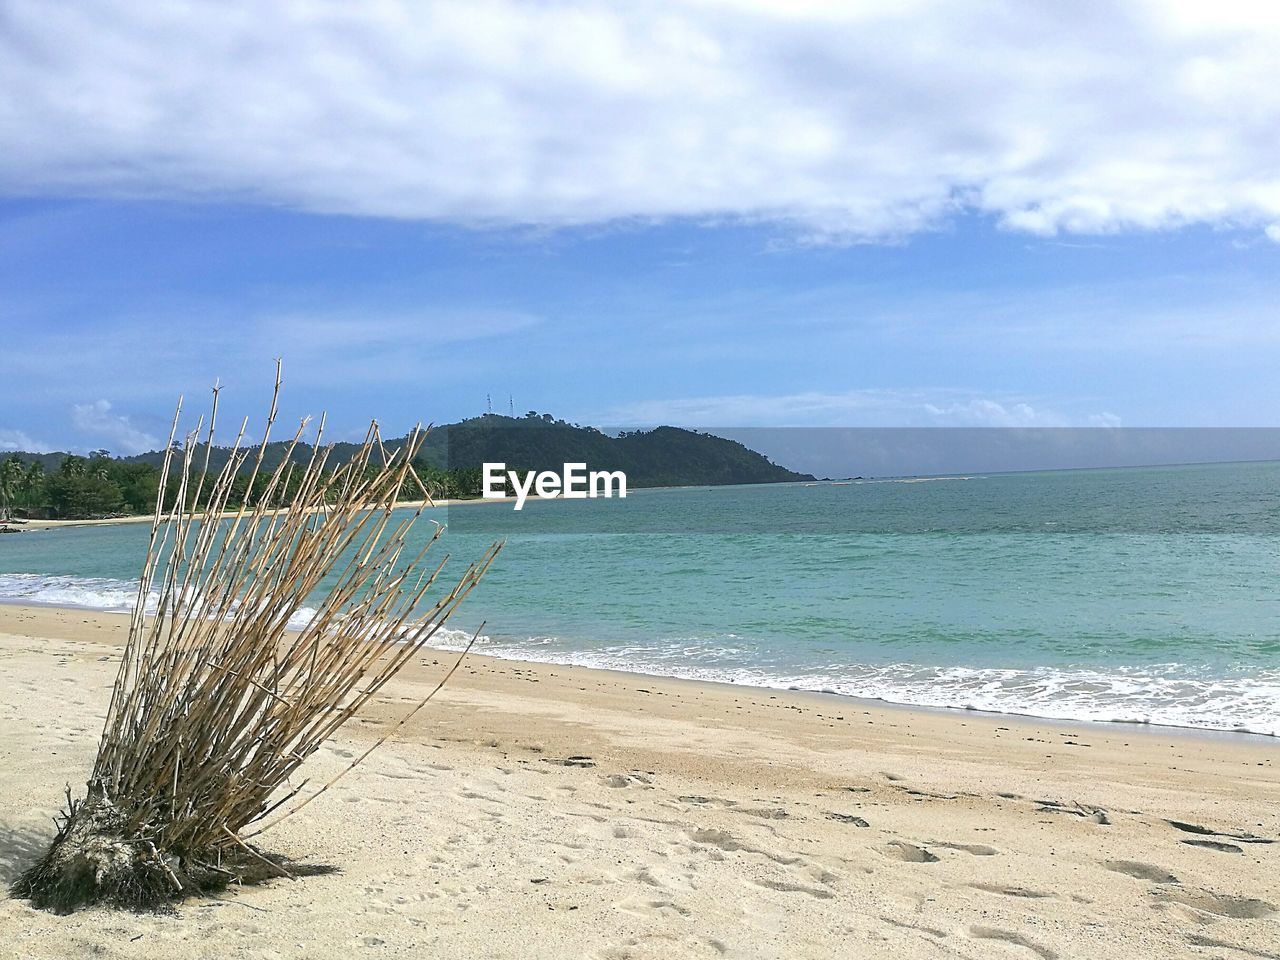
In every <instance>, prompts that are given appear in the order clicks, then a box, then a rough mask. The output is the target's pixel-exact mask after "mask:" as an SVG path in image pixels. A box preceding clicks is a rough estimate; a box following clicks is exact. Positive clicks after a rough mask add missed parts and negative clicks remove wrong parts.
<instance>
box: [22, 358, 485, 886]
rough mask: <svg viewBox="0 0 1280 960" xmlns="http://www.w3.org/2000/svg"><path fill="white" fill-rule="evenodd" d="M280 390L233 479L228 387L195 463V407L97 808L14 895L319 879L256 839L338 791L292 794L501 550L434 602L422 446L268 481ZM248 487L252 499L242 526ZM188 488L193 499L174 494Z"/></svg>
mask: <svg viewBox="0 0 1280 960" xmlns="http://www.w3.org/2000/svg"><path fill="white" fill-rule="evenodd" d="M279 390H280V379H279V370H278V368H277V378H276V394H275V397H273V400H272V405H271V413H270V415H269V416H268V419H267V427H266V430H265V431H264V433H263V438H262V441H261V443H260V444H258V445H257V447H256V448H252V447H249V448H246V447H245V446H244V445H243V438H244V433H245V426H244V425H242V426H241V429H240V433H239V436H238V437H237V439H236V442H235V444H234V447H233V452H232V455H231V457H230V459H229V460H228V462H227V463H226V465H225V467H223V468H222V469H221V470H220V471H218V472H217V473H216V475H215V474H213V473H211V472H210V470H209V454H210V450H211V449H212V444H213V432H214V422H215V420H216V417H217V405H218V391H217V389H216V388H215V390H214V399H213V409H212V411H211V413H210V416H209V422H208V426H207V428H206V427H205V426H204V424H203V421H202V423H201V425H200V426H197V428H196V431H195V432H193V433H192V434H191V435H190V436H188V438H187V442H186V443H185V444H184V445H183V446H182V448H181V450H180V451H179V450H176V449H175V447H174V444H173V438H174V436H175V435H176V432H177V424H178V415H179V414H180V413H181V403H179V409H178V414H175V417H174V428H173V432H172V433H171V435H170V443H169V448H168V449H169V452H168V453H167V454H166V456H165V462H164V468H163V471H162V482H161V487H160V495H159V497H158V498H157V503H156V513H155V519H154V521H153V523H152V527H151V539H150V544H149V548H148V552H147V558H146V562H145V564H144V569H143V573H142V577H141V582H140V584H139V588H138V597H137V602H136V604H135V608H134V612H133V618H132V621H131V623H130V628H129V636H128V641H127V643H126V646H125V649H124V653H123V657H122V662H121V665H120V671H119V674H118V675H117V678H116V683H115V688H114V692H113V694H112V698H111V703H110V707H109V710H108V714H107V719H106V724H105V728H104V731H103V735H102V740H101V742H100V744H99V748H98V756H97V761H96V762H95V764H94V768H93V773H92V776H91V777H90V779H89V782H88V789H87V794H86V796H85V797H84V799H83V800H81V801H79V802H76V801H74V800H73V798H72V796H71V793H70V791H68V795H67V799H68V808H67V810H66V812H65V814H64V817H63V819H62V821H61V822H60V824H59V829H58V833H57V836H56V837H55V838H54V840H53V843H52V845H51V847H50V849H49V851H48V853H47V854H46V855H45V856H44V857H43V858H42V859H41V860H40V861H39V862H38V863H36V864H35V865H34V866H32V867H31V868H30V869H29V870H28V871H27V872H26V873H24V874H23V875H22V876H21V877H20V878H19V879H18V881H17V882H16V884H15V885H14V889H13V892H14V894H15V895H16V896H18V897H23V898H29V899H30V900H31V901H32V902H33V903H34V904H35V905H36V906H39V907H47V908H51V909H54V910H58V911H69V910H73V909H75V908H76V907H78V906H81V905H84V904H88V903H105V904H110V905H116V906H124V907H131V908H144V909H145V908H156V907H162V906H164V905H165V904H167V903H169V902H171V901H172V900H174V899H179V898H182V897H184V896H189V895H192V894H195V893H199V892H203V891H208V890H211V889H216V888H219V887H223V886H225V885H226V884H228V883H231V882H251V881H254V880H257V879H260V878H262V877H264V876H276V875H281V874H290V875H293V874H296V873H298V872H302V871H301V870H300V868H298V867H297V866H294V868H293V869H291V867H290V865H289V864H287V863H286V862H285V861H284V860H283V859H282V858H279V857H273V856H270V855H268V854H265V853H263V852H262V851H260V850H259V849H257V847H256V846H254V845H252V844H250V843H249V842H248V839H249V837H250V836H255V835H256V834H257V833H260V832H262V830H263V829H265V828H267V827H270V826H274V825H275V823H278V822H279V820H280V819H282V818H283V817H287V816H289V815H290V814H292V813H294V812H296V810H297V809H299V808H300V807H301V806H303V805H304V804H305V803H307V802H308V801H309V800H311V799H313V798H314V797H315V796H317V795H318V794H319V793H321V792H323V791H324V789H327V787H328V786H329V785H330V784H325V785H324V786H323V787H320V788H319V789H318V790H316V789H313V790H312V791H310V792H304V788H305V787H306V781H303V782H301V783H298V784H296V785H295V784H294V775H295V773H297V771H298V768H299V766H301V765H302V764H303V763H304V762H305V761H306V759H307V758H308V757H309V756H311V754H313V753H315V752H316V750H317V749H319V747H320V746H321V744H322V743H324V742H325V740H327V739H328V738H330V737H332V736H333V735H334V733H335V732H336V731H337V730H338V728H339V727H340V726H341V725H342V723H343V722H344V721H346V720H347V719H348V718H350V717H351V716H352V715H353V714H354V713H355V712H356V711H357V710H359V709H360V707H361V706H362V705H364V704H365V703H366V702H368V700H369V699H370V698H371V697H373V696H374V695H375V694H376V693H377V692H378V690H379V689H380V688H381V687H382V686H383V685H384V684H385V683H386V682H387V681H388V680H390V679H391V678H392V677H393V676H395V674H396V672H397V671H398V670H400V668H401V667H403V666H404V665H405V664H407V663H408V662H409V661H410V660H412V659H413V658H414V656H415V655H416V654H418V653H419V651H420V650H421V649H422V647H423V646H424V645H425V644H427V643H429V642H430V641H431V639H432V637H433V636H434V635H435V634H436V632H437V631H438V630H439V629H440V628H441V627H442V626H443V625H444V623H445V622H446V620H447V619H448V618H449V616H450V614H452V613H453V611H454V610H455V609H457V606H458V604H459V603H461V601H462V600H463V598H464V597H466V595H467V594H468V593H470V591H471V590H472V588H474V587H475V585H476V583H477V582H478V581H479V580H480V578H481V576H482V575H483V574H484V572H485V570H486V569H487V568H488V566H489V564H490V563H491V562H492V560H493V558H494V556H495V555H496V553H497V552H498V549H499V548H500V546H501V544H495V545H494V546H493V547H491V548H490V549H489V550H488V551H487V552H486V553H485V554H484V556H483V557H481V558H480V559H479V560H478V561H477V562H475V563H473V564H471V565H470V566H468V567H467V569H466V570H465V572H464V573H463V574H462V576H461V578H460V579H458V580H457V582H455V583H453V584H452V585H451V586H449V587H448V588H447V589H444V588H443V587H442V588H440V589H438V590H433V587H435V584H436V582H437V579H438V578H439V576H440V574H441V572H442V568H443V566H444V563H443V562H441V563H439V564H434V565H431V566H426V565H424V562H425V557H426V555H427V553H428V551H429V550H430V548H431V547H432V545H433V544H434V543H435V542H436V540H437V539H438V538H439V536H440V533H441V532H442V531H443V528H442V527H440V526H439V525H436V529H435V532H434V534H433V535H432V536H429V537H427V538H426V543H425V545H423V546H421V547H420V548H418V549H414V550H410V549H409V547H408V536H409V533H410V531H411V530H412V529H413V527H414V522H415V521H416V520H418V519H419V517H420V515H421V512H422V507H419V508H417V509H416V510H409V509H404V510H401V511H399V512H393V511H395V508H396V505H397V498H398V497H399V495H400V491H401V490H402V489H406V488H411V487H412V484H414V483H415V482H416V474H414V472H413V470H412V461H413V458H414V456H415V455H416V453H417V451H418V448H419V446H420V445H421V442H422V439H423V437H424V436H425V433H424V432H423V431H422V430H420V429H419V430H415V431H414V432H413V434H411V435H410V437H409V439H408V441H407V442H406V443H405V444H404V445H403V446H401V447H400V448H399V449H397V450H395V451H394V452H390V453H389V452H388V451H387V449H386V448H385V447H384V446H383V444H382V442H381V440H380V439H379V435H378V429H377V424H376V423H374V424H371V426H370V429H369V432H368V434H367V435H366V438H365V441H364V443H363V445H362V446H361V447H360V449H359V450H358V452H357V453H356V455H355V456H354V457H353V458H352V459H351V460H350V461H348V462H346V463H344V464H341V465H338V466H336V467H334V468H333V469H330V468H329V466H328V463H327V461H328V458H329V455H330V448H327V447H321V445H320V443H319V437H317V442H316V444H315V446H314V448H313V450H312V453H311V455H310V458H309V460H308V461H307V462H306V463H305V465H302V464H298V465H295V464H293V463H292V462H291V460H290V458H289V457H286V458H285V459H284V460H283V461H282V463H281V464H280V466H279V467H278V468H276V469H274V470H272V471H266V470H265V469H264V466H263V459H264V454H265V452H266V449H267V441H268V437H269V435H270V429H271V425H272V423H273V422H274V420H275V415H276V402H277V400H278V398H279ZM305 427H306V423H305V421H304V423H303V425H301V426H300V427H299V429H298V432H297V433H296V434H295V436H294V439H293V441H292V443H291V444H290V445H289V452H290V453H293V452H294V451H295V449H296V445H297V444H298V443H299V441H300V439H301V437H302V435H303V432H304V430H305ZM206 430H207V439H206V440H205V441H204V442H203V443H201V442H199V440H198V438H199V437H200V436H202V435H203V434H204V433H205V431H206ZM319 433H320V434H322V433H323V420H322V421H321V425H320V430H319ZM255 450H256V452H255ZM268 473H269V475H267V474H268ZM244 474H248V475H249V477H250V489H253V490H254V491H255V495H254V497H253V498H246V499H247V501H250V502H246V504H245V505H244V506H242V507H240V508H239V509H238V510H235V511H234V512H230V511H227V510H226V507H227V504H228V502H229V498H230V497H231V495H232V491H233V484H234V483H235V482H236V479H237V477H240V478H241V479H240V482H241V484H243V475H244ZM263 476H266V480H265V483H264V482H262V477H263ZM171 478H173V479H174V480H175V481H176V483H175V484H174V485H175V486H176V496H173V495H172V493H170V495H168V496H166V493H165V491H166V487H167V486H168V485H169V484H168V481H169V480H170V479H171ZM286 489H288V490H290V491H295V490H296V494H293V495H292V504H291V506H290V507H289V508H288V509H284V508H281V507H279V506H272V505H273V504H277V503H278V502H279V501H280V499H281V496H282V493H283V491H285V490H286ZM423 493H424V495H425V491H423ZM197 503H199V504H202V505H203V506H200V507H197V506H195V504H197ZM446 559H447V558H446ZM323 583H328V584H331V585H330V586H329V587H328V589H327V590H326V591H325V592H324V593H323V595H322V599H320V600H319V602H318V604H317V611H316V614H315V616H314V617H313V618H312V619H311V620H310V622H309V623H308V624H307V625H306V626H305V627H304V628H302V629H301V630H297V631H292V630H290V629H289V623H290V618H291V617H293V616H294V615H295V614H296V613H297V612H298V611H299V610H300V608H302V607H303V605H304V604H306V603H307V602H308V601H310V602H312V603H313V604H314V603H315V602H316V601H315V596H316V591H317V590H318V588H320V587H321V586H322V584H323ZM153 599H154V609H153V610H151V609H149V601H150V600H153ZM446 679H447V677H446ZM441 684H443V681H441ZM436 689H437V690H438V689H439V687H437V688H436ZM434 692H435V691H432V693H434ZM426 699H430V697H429V696H428V697H427V698H426ZM425 702H426V700H424V701H423V702H422V703H425ZM422 703H420V704H418V706H417V707H415V708H414V711H411V713H410V715H412V712H416V710H417V709H419V708H420V707H421V706H422ZM405 719H407V717H406V718H405ZM401 722H402V723H403V721H401ZM385 739H386V738H385V737H384V738H383V740H385ZM381 742H382V741H381V740H379V741H378V742H377V743H375V744H374V745H373V747H370V748H369V749H370V750H372V749H373V748H374V747H376V746H377V745H378V744H379V743H381ZM367 754H368V751H366V753H365V754H364V755H362V756H361V757H359V758H357V760H356V761H355V762H354V763H353V764H352V765H351V766H352V767H354V766H355V764H356V763H358V762H359V761H360V760H362V759H363V758H364V756H367ZM350 769H351V767H348V768H347V770H350ZM343 772H344V773H345V772H346V771H343ZM335 779H336V778H335ZM332 782H333V781H330V783H332ZM303 869H304V868H303ZM311 872H315V871H314V870H312V871H311Z"/></svg>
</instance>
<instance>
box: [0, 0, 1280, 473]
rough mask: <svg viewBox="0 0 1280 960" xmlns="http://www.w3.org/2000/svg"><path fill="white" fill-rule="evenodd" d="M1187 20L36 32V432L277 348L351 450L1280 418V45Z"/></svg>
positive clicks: (6, 27)
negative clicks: (422, 439)
mask: <svg viewBox="0 0 1280 960" xmlns="http://www.w3.org/2000/svg"><path fill="white" fill-rule="evenodd" d="M467 6H468V7H469V8H470V7H471V5H467ZM1186 7H1187V5H1185V4H1183V5H1173V6H1165V5H1161V4H1158V3H1154V2H1152V3H1139V2H1134V3H1128V4H1097V5H1092V4H1090V5H1083V6H1082V7H1081V8H1080V12H1079V14H1078V15H1076V16H1073V17H1072V18H1071V19H1070V22H1063V21H1061V20H1060V19H1059V18H1058V17H1057V15H1056V14H1055V13H1054V5H1051V4H1045V5H1037V4H1011V5H1009V6H1007V7H1005V8H1001V11H999V13H1000V15H998V16H995V15H993V9H994V8H992V7H991V6H990V5H983V6H981V7H970V6H969V5H966V4H929V3H920V4H895V5H888V4H840V5H834V6H828V5H823V4H817V3H815V4H808V3H797V4H794V5H787V7H786V8H783V7H781V6H778V5H772V6H771V5H767V4H761V3H754V2H748V0H736V2H732V3H730V2H727V0H726V2H719V0H716V2H712V0H706V2H687V3H655V4H652V5H638V6H636V7H633V8H627V9H626V10H623V9H621V8H618V7H616V6H612V5H598V4H584V3H573V2H562V3H550V4H523V5H521V4H510V3H505V2H498V0H494V2H486V3H482V4H477V5H475V6H474V7H473V8H471V14H470V15H469V16H467V17H461V16H460V15H459V14H458V9H459V8H458V7H456V6H454V7H451V6H450V5H447V4H444V5H440V4H432V3H423V4H415V5H412V6H410V5H400V4H394V3H391V4H386V5H380V6H379V7H377V8H372V7H370V8H367V9H366V10H365V11H359V10H356V9H355V8H348V7H328V6H326V5H324V4H320V5H316V6H314V7H311V8H302V7H299V8H296V9H294V8H291V12H289V13H277V14H272V15H271V16H269V17H267V18H266V19H265V20H264V21H262V22H259V21H258V20H256V19H255V15H254V13H253V9H252V8H250V7H249V6H243V5H238V4H222V5H205V4H201V3H191V4H186V5H182V6H181V7H177V8H175V12H174V13H172V14H171V15H169V16H166V17H163V18H160V17H152V16H149V15H148V13H147V8H146V7H145V6H143V5H131V4H113V3H105V2H104V3H96V4H85V5H71V6H69V7H68V8H66V9H64V10H61V11H59V12H57V13H56V14H52V13H46V12H45V11H47V8H46V7H43V6H41V5H32V4H24V3H14V4H10V5H6V9H5V16H3V17H0V147H2V148H3V149H0V336H2V337H3V339H2V341H0V342H2V343H3V348H2V349H3V368H2V369H3V374H2V375H0V449H6V448H9V449H12V448H16V447H22V448H32V447H35V448H46V449H47V448H71V449H88V448H93V447H99V446H105V447H107V448H109V449H111V450H113V451H117V452H134V451H136V450H139V449H143V448H146V447H148V446H150V445H152V444H154V443H155V442H156V440H157V439H158V438H160V437H162V436H163V434H164V433H165V430H166V423H167V418H168V415H169V413H170V412H171V409H172V403H173V401H174V398H175V397H176V395H177V394H178V393H180V392H184V393H187V394H188V395H189V396H192V397H193V399H194V398H195V397H199V398H200V400H201V401H203V395H202V394H203V391H204V390H205V388H206V387H207V386H208V385H209V384H210V383H211V382H212V381H213V380H214V379H215V378H218V379H220V380H221V381H222V383H223V384H224V385H225V386H226V388H227V390H226V392H225V393H224V395H223V396H224V401H225V402H226V404H227V413H228V416H229V417H234V416H238V415H240V414H249V415H255V418H256V415H257V414H259V413H260V411H261V410H262V408H263V406H264V404H265V401H266V399H267V398H268V395H269V391H270V383H271V378H272V374H273V367H272V358H273V357H275V356H282V357H283V358H284V361H285V370H286V374H285V376H286V394H285V404H284V413H285V415H286V417H292V416H295V415H297V416H300V415H303V414H306V413H318V412H319V411H320V410H321V409H327V410H328V411H329V416H330V424H331V427H332V430H333V435H334V436H336V437H344V438H345V437H351V436H354V435H356V434H358V433H362V424H363V423H365V422H367V419H368V418H369V417H371V416H376V417H378V418H379V419H380V420H381V421H382V422H383V423H384V424H385V425H386V428H387V429H388V430H389V431H390V432H391V433H399V432H402V431H403V430H405V429H406V428H408V427H409V426H411V425H412V424H413V423H414V422H415V421H417V420H424V421H430V420H435V421H447V420H453V419H457V418H459V417H462V416H467V415H472V414H476V413H479V412H482V411H483V410H484V405H485V396H486V394H491V395H492V396H493V400H494V406H495V409H498V410H500V411H503V412H505V410H506V407H507V397H508V395H512V396H513V397H514V403H515V406H516V411H517V413H522V412H524V411H525V410H528V409H537V410H539V411H550V412H552V413H555V414H556V415H557V416H562V417H565V418H567V419H570V420H576V421H580V422H591V423H599V424H605V425H630V424H651V423H658V422H674V423H681V424H685V425H691V426H703V427H716V426H851V425H875V426H891V425H911V426H935V425H937V426H944V425H958V426H1028V425H1034V426H1075V425H1115V424H1123V425H1126V426H1152V425H1187V426H1212V425H1243V426H1252V425H1276V424H1277V413H1276V411H1278V410H1280V385H1278V384H1280V377H1278V376H1277V375H1276V372H1275V371H1276V369H1277V367H1278V366H1280V363H1278V361H1280V279H1277V278H1278V277H1280V269H1278V268H1280V138H1278V137H1277V136H1276V134H1275V131H1276V130H1278V129H1280V94H1277V93H1276V92H1275V90H1274V89H1273V88H1274V84H1270V83H1264V79H1265V77H1266V76H1267V72H1266V70H1267V68H1266V64H1268V63H1272V64H1273V63H1274V58H1275V56H1276V55H1277V53H1280V22H1278V21H1277V18H1275V17H1271V16H1270V15H1269V14H1265V11H1264V12H1262V13H1260V12H1259V11H1258V10H1257V9H1255V8H1253V7H1249V6H1247V5H1237V4H1232V3H1223V4H1215V5H1214V6H1213V8H1212V9H1210V8H1209V7H1208V5H1206V6H1205V7H1204V8H1203V9H1197V10H1196V11H1193V12H1191V13H1188V12H1187V10H1186ZM308 11H309V12H308ZM904 11H905V12H904ZM975 45H976V46H975ZM975 50H980V52H981V54H982V55H981V56H976V55H975ZM570 55H571V56H570Z"/></svg>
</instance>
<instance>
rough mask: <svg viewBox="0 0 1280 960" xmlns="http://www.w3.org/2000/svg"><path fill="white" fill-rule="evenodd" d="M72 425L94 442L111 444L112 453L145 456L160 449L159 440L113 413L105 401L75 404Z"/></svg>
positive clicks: (72, 410)
mask: <svg viewBox="0 0 1280 960" xmlns="http://www.w3.org/2000/svg"><path fill="white" fill-rule="evenodd" d="M71 424H72V426H74V427H75V428H76V429H77V430H79V431H80V432H81V433H83V434H85V435H86V436H89V437H91V438H93V439H94V441H95V442H106V443H109V444H111V446H112V448H113V452H115V453H124V454H132V453H144V452H146V451H148V450H155V449H156V448H157V447H159V446H160V445H161V442H160V440H159V438H157V437H155V436H152V435H151V434H149V433H147V432H146V431H145V430H140V429H138V428H137V427H136V426H134V425H133V423H131V422H130V420H129V418H128V417H127V416H125V415H123V414H118V413H112V412H111V404H110V403H108V402H107V401H106V400H95V401H94V402H93V403H77V404H75V405H74V406H73V407H72V408H71Z"/></svg>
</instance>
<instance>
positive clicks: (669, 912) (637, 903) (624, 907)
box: [614, 897, 690, 919]
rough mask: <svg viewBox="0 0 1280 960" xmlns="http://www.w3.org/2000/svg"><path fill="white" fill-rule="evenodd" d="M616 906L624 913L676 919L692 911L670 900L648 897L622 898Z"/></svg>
mask: <svg viewBox="0 0 1280 960" xmlns="http://www.w3.org/2000/svg"><path fill="white" fill-rule="evenodd" d="M614 907H615V908H616V909H618V910H621V911H622V912H623V913H629V914H631V915H632V916H636V917H661V918H665V919H674V918H676V917H687V916H689V914H690V911H689V910H687V909H685V908H684V907H682V906H679V905H678V904H676V903H672V902H671V901H670V900H650V899H648V898H646V897H629V898H628V899H626V900H620V901H618V902H617V903H615V904H614Z"/></svg>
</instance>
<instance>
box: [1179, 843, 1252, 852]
mask: <svg viewBox="0 0 1280 960" xmlns="http://www.w3.org/2000/svg"><path fill="white" fill-rule="evenodd" d="M1182 842H1183V843H1185V844H1187V845H1188V846H1191V847H1203V848H1204V849H1205V850H1217V851H1218V852H1219V853H1244V848H1243V847H1237V846H1236V845H1235V844H1234V843H1219V842H1218V841H1217V840H1183V841H1182Z"/></svg>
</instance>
